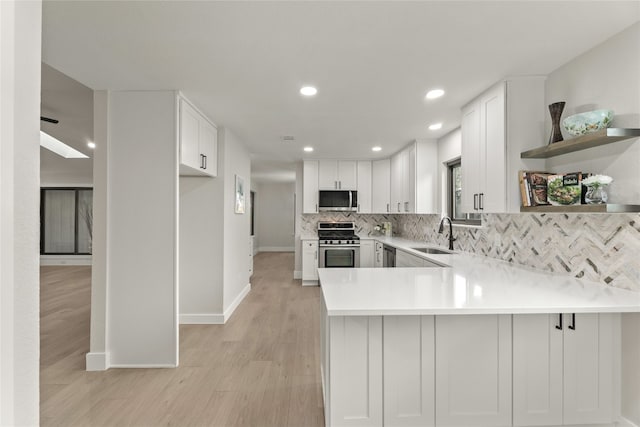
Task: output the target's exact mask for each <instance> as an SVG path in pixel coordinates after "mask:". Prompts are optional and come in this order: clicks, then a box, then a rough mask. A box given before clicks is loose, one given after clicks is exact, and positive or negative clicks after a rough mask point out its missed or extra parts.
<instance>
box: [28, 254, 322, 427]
mask: <svg viewBox="0 0 640 427" xmlns="http://www.w3.org/2000/svg"><path fill="white" fill-rule="evenodd" d="M292 271H293V254H292V253H262V254H258V255H257V256H256V257H255V269H254V276H253V277H252V280H251V283H252V285H253V287H252V290H251V292H250V293H249V295H248V296H247V297H246V298H245V300H244V301H243V302H242V304H240V306H239V307H238V308H237V309H236V311H235V313H234V314H233V316H232V317H231V319H230V320H229V322H227V324H226V325H183V326H181V327H180V367H179V368H177V369H110V370H108V371H105V372H86V371H84V356H85V354H86V353H87V351H88V350H89V304H90V279H91V277H90V276H91V270H90V268H89V267H42V269H41V326H40V328H41V349H40V351H41V368H40V417H41V419H40V422H41V424H42V425H44V426H49V425H56V426H70V425H81V426H98V425H114V426H129V425H133V426H158V425H163V426H168V425H175V426H278V427H280V426H282V427H284V426H295V427H303V426H323V425H324V416H323V411H322V396H321V386H320V372H319V353H320V351H319V330H318V328H319V298H320V293H319V288H317V287H305V288H303V287H301V286H300V281H299V280H297V281H294V280H292V279H291V277H292Z"/></svg>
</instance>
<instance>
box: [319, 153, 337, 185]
mask: <svg viewBox="0 0 640 427" xmlns="http://www.w3.org/2000/svg"><path fill="white" fill-rule="evenodd" d="M318 188H319V189H320V190H337V189H338V162H337V161H335V160H320V161H319V162H318Z"/></svg>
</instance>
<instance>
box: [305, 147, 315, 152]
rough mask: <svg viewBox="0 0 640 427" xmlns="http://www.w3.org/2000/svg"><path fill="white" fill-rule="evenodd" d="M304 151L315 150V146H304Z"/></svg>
mask: <svg viewBox="0 0 640 427" xmlns="http://www.w3.org/2000/svg"><path fill="white" fill-rule="evenodd" d="M304 151H306V152H307V153H310V152H312V151H313V147H304Z"/></svg>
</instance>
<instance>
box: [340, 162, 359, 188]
mask: <svg viewBox="0 0 640 427" xmlns="http://www.w3.org/2000/svg"><path fill="white" fill-rule="evenodd" d="M338 188H339V189H340V190H357V188H358V173H357V162H356V161H355V160H338Z"/></svg>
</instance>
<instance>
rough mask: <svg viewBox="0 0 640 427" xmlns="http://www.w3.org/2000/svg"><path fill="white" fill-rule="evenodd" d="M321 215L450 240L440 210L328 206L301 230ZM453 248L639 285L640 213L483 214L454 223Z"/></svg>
mask: <svg viewBox="0 0 640 427" xmlns="http://www.w3.org/2000/svg"><path fill="white" fill-rule="evenodd" d="M318 221H354V222H355V223H356V228H357V234H359V235H360V236H375V235H379V233H377V232H376V231H374V229H373V228H374V227H375V225H377V224H380V223H382V222H384V221H390V222H391V223H392V227H393V234H394V235H396V236H401V237H406V238H409V239H413V240H419V241H426V242H429V243H433V244H436V245H438V246H447V245H448V241H447V236H448V230H447V231H445V232H444V234H438V232H437V231H438V224H439V222H440V216H439V215H412V214H408V215H397V214H380V215H376V214H357V213H342V212H326V213H321V214H305V215H301V221H299V224H298V228H299V230H300V232H301V233H302V234H315V233H316V232H317V227H318ZM453 233H454V237H455V238H456V239H457V240H456V241H455V242H454V248H455V249H456V250H459V251H463V252H470V253H474V254H479V255H484V256H488V257H491V258H497V259H501V260H504V261H508V262H512V263H514V264H519V265H523V266H527V267H532V268H537V269H541V270H546V271H551V272H558V273H561V274H570V275H572V276H575V277H579V278H582V277H583V278H585V279H588V280H593V281H597V282H600V283H602V284H603V285H608V286H615V287H620V288H626V289H633V290H636V291H640V214H543V213H540V214H483V216H482V226H481V227H454V231H453Z"/></svg>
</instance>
